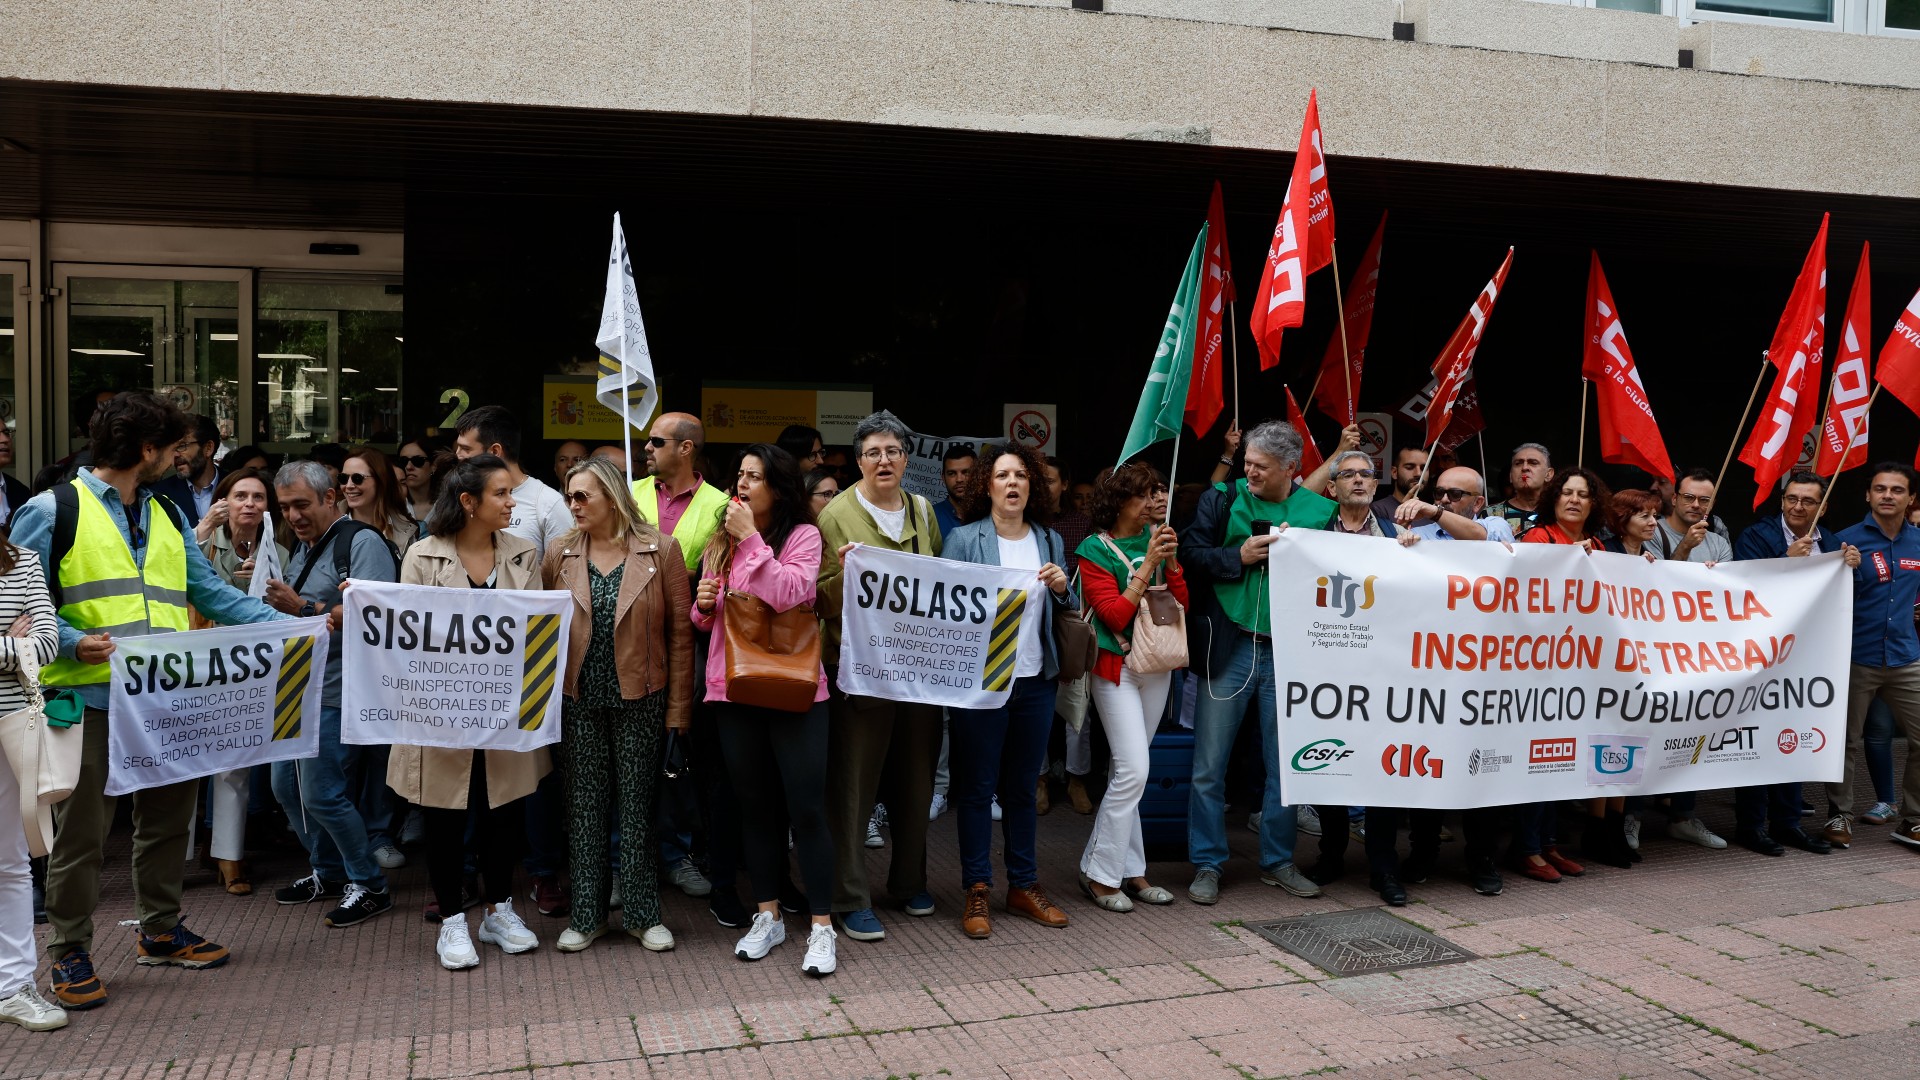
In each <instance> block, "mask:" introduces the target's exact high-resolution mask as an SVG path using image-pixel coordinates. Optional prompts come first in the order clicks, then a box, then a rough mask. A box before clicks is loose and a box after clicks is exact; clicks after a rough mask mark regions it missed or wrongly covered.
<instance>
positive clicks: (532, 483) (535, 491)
mask: <svg viewBox="0 0 1920 1080" xmlns="http://www.w3.org/2000/svg"><path fill="white" fill-rule="evenodd" d="M572 528H573V515H572V514H570V513H568V512H567V500H566V499H565V498H563V497H562V496H561V494H560V493H559V492H557V491H555V490H553V489H552V488H550V487H548V486H547V485H545V484H543V483H541V482H540V481H538V480H535V479H534V478H533V477H531V476H529V477H527V478H526V479H525V480H523V481H521V483H520V486H519V487H517V488H514V489H513V524H511V525H508V526H507V531H508V532H510V533H512V534H513V535H515V536H517V537H519V538H520V539H522V540H529V541H532V543H533V549H534V554H536V555H541V556H544V555H546V553H547V545H548V544H550V543H552V542H553V541H555V540H558V539H560V537H562V536H564V535H566V533H567V532H568V531H569V530H571V529H572Z"/></svg>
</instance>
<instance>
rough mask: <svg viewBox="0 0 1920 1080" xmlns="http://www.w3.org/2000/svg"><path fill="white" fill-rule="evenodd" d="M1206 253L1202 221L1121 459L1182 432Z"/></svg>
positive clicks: (1122, 449)
mask: <svg viewBox="0 0 1920 1080" xmlns="http://www.w3.org/2000/svg"><path fill="white" fill-rule="evenodd" d="M1206 252H1207V226H1206V223H1205V222H1202V223H1201V225H1200V235H1199V236H1197V237H1195V238H1194V241H1193V254H1191V255H1189V256H1187V269H1186V270H1185V272H1183V273H1182V274H1181V275H1180V288H1179V289H1178V290H1176V291H1175V292H1174V294H1173V307H1172V308H1170V309H1169V310H1168V311H1167V325H1166V326H1165V327H1163V328H1162V329H1161V331H1160V347H1159V348H1158V349H1156V350H1155V351H1154V354H1153V367H1152V369H1151V370H1149V371H1148V372H1147V385H1146V388H1145V389H1143V390H1141V391H1140V407H1139V408H1138V409H1136V410H1135V411H1134V414H1133V426H1132V427H1130V428H1128V429H1127V441H1126V444H1125V445H1124V446H1122V447H1121V448H1120V463H1125V462H1126V460H1127V459H1128V458H1130V457H1132V456H1133V455H1135V454H1137V453H1139V452H1140V451H1142V450H1145V449H1146V448H1147V447H1149V446H1152V445H1153V444H1154V443H1157V442H1161V441H1163V440H1166V439H1172V438H1177V437H1178V436H1179V434H1180V424H1181V421H1182V417H1183V416H1184V414H1185V413H1186V411H1187V384H1188V383H1190V382H1191V381H1192V380H1193V337H1194V333H1195V331H1196V330H1198V329H1199V326H1200V320H1199V317H1198V316H1199V312H1197V311H1195V310H1194V308H1195V306H1196V305H1198V304H1199V303H1200V266H1201V263H1203V262H1204V261H1205V259H1206Z"/></svg>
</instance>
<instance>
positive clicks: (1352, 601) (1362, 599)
mask: <svg viewBox="0 0 1920 1080" xmlns="http://www.w3.org/2000/svg"><path fill="white" fill-rule="evenodd" d="M1377 576H1378V575H1375V574H1368V575H1367V577H1366V579H1365V580H1362V581H1356V580H1354V579H1353V578H1350V577H1348V576H1347V575H1345V574H1328V575H1327V576H1325V577H1322V578H1317V579H1315V581H1314V585H1315V586H1316V588H1315V589H1314V593H1313V602H1314V605H1315V606H1316V607H1323V608H1332V609H1333V610H1335V611H1337V612H1339V613H1340V617H1341V618H1343V619H1351V618H1353V613H1354V612H1356V611H1365V610H1367V609H1368V608H1370V607H1372V606H1373V583H1374V581H1375V579H1376V578H1377Z"/></svg>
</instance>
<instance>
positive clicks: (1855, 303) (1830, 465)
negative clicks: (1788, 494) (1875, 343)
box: [1813, 243, 1873, 476]
mask: <svg viewBox="0 0 1920 1080" xmlns="http://www.w3.org/2000/svg"><path fill="white" fill-rule="evenodd" d="M1867 248H1868V245H1866V244H1864V243H1863V244H1861V245H1860V272H1859V273H1857V274H1855V275H1854V276H1853V292H1852V294H1851V295H1850V296H1849V297H1848V298H1847V321H1846V322H1843V323H1841V324H1840V354H1839V355H1838V356H1836V357H1835V358H1834V361H1833V392H1832V393H1831V394H1830V395H1829V400H1828V402H1827V415H1826V419H1825V420H1824V422H1822V423H1821V425H1820V456H1819V457H1817V458H1815V459H1814V462H1813V471H1814V472H1816V473H1818V474H1820V475H1821V476H1833V475H1835V474H1836V473H1843V472H1846V471H1847V470H1848V469H1857V468H1859V467H1860V466H1862V465H1865V464H1866V463H1867V404H1868V402H1869V401H1871V400H1872V398H1873V385H1872V384H1873V369H1872V367H1871V365H1872V362H1873V356H1872V354H1871V353H1870V352H1868V350H1867V342H1868V338H1867V320H1868V311H1867V308H1868V304H1869V302H1870V301H1871V299H1872V297H1873V284H1872V272H1871V271H1870V270H1869V269H1868V267H1867ZM1843 455H1844V460H1843Z"/></svg>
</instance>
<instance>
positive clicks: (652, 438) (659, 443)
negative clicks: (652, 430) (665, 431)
mask: <svg viewBox="0 0 1920 1080" xmlns="http://www.w3.org/2000/svg"><path fill="white" fill-rule="evenodd" d="M681 441H682V440H680V439H668V438H665V437H663V436H659V435H649V436H648V437H647V445H648V446H651V447H653V448H654V449H655V450H658V449H660V448H661V447H663V446H665V445H667V444H668V443H670V442H681Z"/></svg>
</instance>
